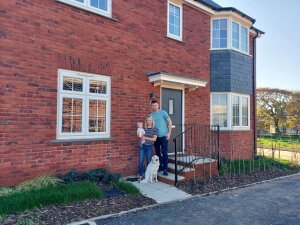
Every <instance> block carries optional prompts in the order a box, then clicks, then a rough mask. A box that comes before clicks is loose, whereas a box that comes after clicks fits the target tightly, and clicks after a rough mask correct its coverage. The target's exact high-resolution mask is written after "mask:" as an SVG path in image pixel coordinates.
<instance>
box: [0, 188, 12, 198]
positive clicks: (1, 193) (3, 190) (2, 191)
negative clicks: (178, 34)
mask: <svg viewBox="0 0 300 225" xmlns="http://www.w3.org/2000/svg"><path fill="white" fill-rule="evenodd" d="M12 193H14V189H12V188H9V187H2V188H0V197H1V196H6V195H10V194H12Z"/></svg>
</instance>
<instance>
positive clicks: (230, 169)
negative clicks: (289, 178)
mask: <svg viewBox="0 0 300 225" xmlns="http://www.w3.org/2000/svg"><path fill="white" fill-rule="evenodd" d="M293 167H295V164H293V163H292V162H291V161H289V160H284V159H272V158H270V157H260V156H258V157H256V158H255V159H254V160H249V159H248V160H246V159H245V160H243V159H241V160H234V161H232V162H230V161H226V162H225V163H223V164H222V165H221V169H220V171H219V175H220V176H224V175H226V174H238V173H249V172H252V171H255V170H263V171H264V170H266V169H273V168H280V169H282V170H291V169H292V168H293ZM298 168H299V169H300V167H299V166H298Z"/></svg>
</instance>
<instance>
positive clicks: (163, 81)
mask: <svg viewBox="0 0 300 225" xmlns="http://www.w3.org/2000/svg"><path fill="white" fill-rule="evenodd" d="M148 78H149V82H151V83H153V85H154V86H159V85H160V86H162V85H163V86H165V85H179V86H183V87H184V88H188V89H189V90H190V91H193V90H195V89H196V88H198V87H205V86H206V84H207V83H208V81H207V80H202V79H196V78H192V77H187V76H182V75H176V74H170V73H167V72H148Z"/></svg>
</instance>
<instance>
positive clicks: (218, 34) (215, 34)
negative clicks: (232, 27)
mask: <svg viewBox="0 0 300 225" xmlns="http://www.w3.org/2000/svg"><path fill="white" fill-rule="evenodd" d="M212 47H213V48H227V20H226V19H222V20H213V26H212Z"/></svg>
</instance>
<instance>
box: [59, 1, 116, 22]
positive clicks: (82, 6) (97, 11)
mask: <svg viewBox="0 0 300 225" xmlns="http://www.w3.org/2000/svg"><path fill="white" fill-rule="evenodd" d="M56 1H58V2H62V3H66V4H68V5H71V6H75V7H77V8H80V9H83V10H86V11H90V12H93V13H95V14H99V15H103V16H106V17H110V18H111V17H112V13H111V11H112V9H111V8H112V0H106V1H107V10H102V9H98V8H95V7H93V6H91V0H83V3H81V2H78V1H76V0H56Z"/></svg>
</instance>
